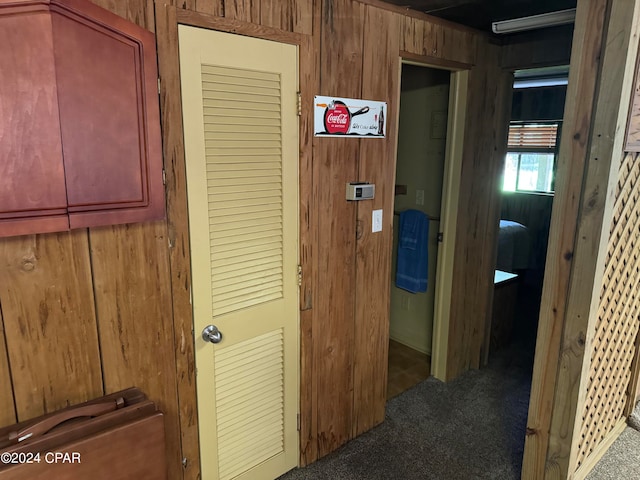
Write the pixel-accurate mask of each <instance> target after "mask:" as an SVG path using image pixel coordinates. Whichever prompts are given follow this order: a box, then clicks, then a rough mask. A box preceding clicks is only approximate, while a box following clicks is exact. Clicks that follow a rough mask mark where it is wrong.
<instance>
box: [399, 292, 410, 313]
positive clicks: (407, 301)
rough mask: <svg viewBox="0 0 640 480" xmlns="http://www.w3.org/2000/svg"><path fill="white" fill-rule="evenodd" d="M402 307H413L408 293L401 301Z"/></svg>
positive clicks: (405, 308) (406, 308)
mask: <svg viewBox="0 0 640 480" xmlns="http://www.w3.org/2000/svg"><path fill="white" fill-rule="evenodd" d="M400 308H401V309H402V310H409V308H411V302H410V299H409V297H407V296H406V295H403V296H402V300H401V301H400Z"/></svg>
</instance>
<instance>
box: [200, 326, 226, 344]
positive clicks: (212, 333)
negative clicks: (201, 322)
mask: <svg viewBox="0 0 640 480" xmlns="http://www.w3.org/2000/svg"><path fill="white" fill-rule="evenodd" d="M202 339H203V340H204V341H205V342H210V343H220V342H221V341H222V332H221V331H220V330H218V327H216V326H215V325H207V326H206V327H204V330H202Z"/></svg>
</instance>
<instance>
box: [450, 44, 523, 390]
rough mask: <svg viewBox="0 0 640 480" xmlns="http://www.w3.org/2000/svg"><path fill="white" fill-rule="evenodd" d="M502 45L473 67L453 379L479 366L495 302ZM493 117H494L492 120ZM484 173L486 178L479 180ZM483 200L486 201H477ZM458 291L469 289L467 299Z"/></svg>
mask: <svg viewBox="0 0 640 480" xmlns="http://www.w3.org/2000/svg"><path fill="white" fill-rule="evenodd" d="M500 54H501V51H500V48H498V47H496V46H493V45H486V46H482V47H480V48H478V57H477V59H478V60H477V61H478V66H476V68H474V69H473V70H472V71H471V75H470V78H469V90H470V92H484V93H483V94H482V95H474V94H472V93H470V95H469V104H468V110H467V121H466V127H465V146H466V145H471V144H473V145H475V148H474V149H469V148H465V149H464V153H463V160H462V162H463V164H462V175H461V181H460V192H464V194H463V195H461V196H460V205H459V212H458V224H457V231H458V241H457V242H456V247H455V248H456V249H455V260H454V267H453V268H454V272H453V285H452V289H451V290H452V292H453V293H452V298H451V316H450V319H449V347H448V360H447V379H453V378H455V377H457V376H458V375H460V374H461V373H463V372H465V371H467V370H469V369H471V368H479V367H480V364H481V353H482V352H481V349H482V346H483V340H484V337H483V334H484V332H485V323H486V322H487V321H488V318H489V315H490V313H491V309H492V301H493V271H494V269H495V264H496V253H497V250H496V248H497V247H496V246H497V234H498V225H499V220H500V186H499V180H500V178H501V175H502V169H503V166H504V156H505V154H506V146H507V131H508V126H509V118H510V115H511V86H512V76H511V74H510V73H509V72H507V71H505V70H503V69H501V68H500V67H499V62H500ZM487 119H492V121H487ZM478 172H482V177H481V178H482V180H481V181H479V179H478ZM477 199H481V201H479V202H478V201H477ZM458 292H464V296H465V301H463V302H461V301H460V299H459V298H458V295H457V294H458Z"/></svg>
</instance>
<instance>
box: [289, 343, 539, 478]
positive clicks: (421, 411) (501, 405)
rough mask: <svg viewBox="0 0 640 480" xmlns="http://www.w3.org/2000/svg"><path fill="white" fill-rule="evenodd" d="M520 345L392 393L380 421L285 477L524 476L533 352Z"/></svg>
mask: <svg viewBox="0 0 640 480" xmlns="http://www.w3.org/2000/svg"><path fill="white" fill-rule="evenodd" d="M518 348H519V347H513V348H512V349H510V350H506V351H504V352H501V353H498V354H497V355H496V356H495V358H493V359H492V361H491V362H490V364H489V366H488V367H487V368H484V369H482V370H475V371H470V372H467V373H466V374H464V375H463V376H461V377H460V378H459V379H457V380H454V381H452V382H449V383H447V384H445V383H442V382H440V381H438V380H435V379H433V378H430V379H427V380H426V381H424V382H422V383H420V384H418V385H417V386H416V387H414V388H412V389H411V390H409V391H407V392H405V393H403V394H401V395H399V396H398V397H395V398H393V399H392V400H391V401H390V402H389V403H388V405H387V417H386V419H385V421H384V422H383V423H382V424H381V425H379V426H378V427H376V428H374V429H373V430H371V431H370V432H367V433H365V434H364V435H361V436H360V437H358V438H356V439H354V440H352V441H351V442H349V443H348V444H346V445H345V446H343V447H342V448H340V449H339V450H337V451H336V452H333V453H332V454H330V455H328V456H327V457H325V458H323V459H321V460H319V461H318V462H315V463H314V464H312V465H310V466H308V467H306V468H302V469H295V470H293V471H291V472H289V473H287V474H285V475H284V476H282V477H280V479H281V480H307V479H327V480H329V479H330V480H359V479H361V480H390V479H402V480H427V479H438V480H457V479H460V480H467V479H487V480H489V479H490V480H502V479H504V480H507V479H509V480H512V479H517V478H519V477H520V468H521V462H522V451H523V447H524V436H525V427H526V417H527V409H528V401H529V388H530V382H531V353H528V352H527V351H526V349H521V350H519V351H518V350H517V349H518ZM520 348H521V347H520Z"/></svg>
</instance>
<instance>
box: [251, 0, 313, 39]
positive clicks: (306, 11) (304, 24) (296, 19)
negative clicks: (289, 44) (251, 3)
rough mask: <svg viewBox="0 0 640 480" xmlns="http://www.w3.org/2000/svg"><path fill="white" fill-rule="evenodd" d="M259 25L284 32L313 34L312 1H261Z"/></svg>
mask: <svg viewBox="0 0 640 480" xmlns="http://www.w3.org/2000/svg"><path fill="white" fill-rule="evenodd" d="M260 16H261V18H260V23H261V24H262V25H264V26H267V27H273V28H279V29H280V30H284V31H285V32H296V33H304V34H306V35H311V34H312V33H313V0H262V1H261V4H260Z"/></svg>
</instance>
